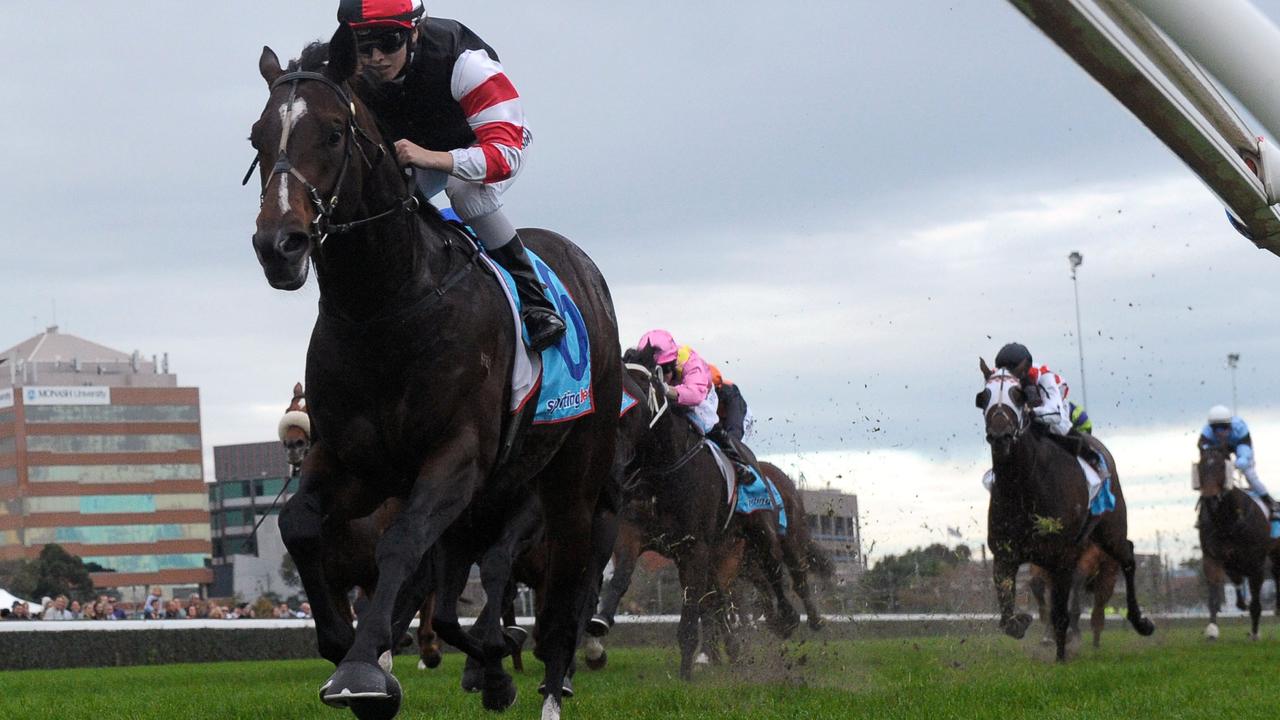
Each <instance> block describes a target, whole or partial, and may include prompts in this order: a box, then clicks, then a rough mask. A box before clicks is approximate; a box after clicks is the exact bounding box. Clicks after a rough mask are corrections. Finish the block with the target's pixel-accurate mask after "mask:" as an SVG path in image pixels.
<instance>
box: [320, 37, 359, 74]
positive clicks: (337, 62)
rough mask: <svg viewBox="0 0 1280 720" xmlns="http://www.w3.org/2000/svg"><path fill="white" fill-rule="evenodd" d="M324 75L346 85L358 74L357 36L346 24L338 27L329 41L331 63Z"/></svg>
mask: <svg viewBox="0 0 1280 720" xmlns="http://www.w3.org/2000/svg"><path fill="white" fill-rule="evenodd" d="M324 74H325V75H327V76H328V77H329V79H330V80H332V81H334V82H337V83H344V82H346V81H347V80H350V79H351V76H352V75H355V74H356V34H355V33H354V32H352V30H351V28H350V27H349V26H347V24H346V23H343V24H342V25H339V26H338V29H337V30H335V31H334V33H333V37H332V38H330V39H329V63H328V64H327V65H325V67H324Z"/></svg>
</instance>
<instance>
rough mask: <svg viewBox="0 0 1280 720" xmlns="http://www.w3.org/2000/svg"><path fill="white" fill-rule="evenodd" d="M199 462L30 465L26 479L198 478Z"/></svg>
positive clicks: (119, 480)
mask: <svg viewBox="0 0 1280 720" xmlns="http://www.w3.org/2000/svg"><path fill="white" fill-rule="evenodd" d="M200 478H201V474H200V466H199V465H198V464H195V463H173V464H162V465H33V466H31V467H30V468H28V469H27V479H28V480H30V481H31V482H33V483H42V482H74V483H91V484H100V483H138V482H154V481H156V480H199V479H200Z"/></svg>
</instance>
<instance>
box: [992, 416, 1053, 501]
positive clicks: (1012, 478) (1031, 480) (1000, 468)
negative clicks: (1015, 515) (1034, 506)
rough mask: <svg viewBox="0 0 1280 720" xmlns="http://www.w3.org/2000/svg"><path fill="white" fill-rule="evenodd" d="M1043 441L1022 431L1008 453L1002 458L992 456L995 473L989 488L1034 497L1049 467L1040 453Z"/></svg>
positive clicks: (1022, 497) (1018, 496)
mask: <svg viewBox="0 0 1280 720" xmlns="http://www.w3.org/2000/svg"><path fill="white" fill-rule="evenodd" d="M1042 442H1043V441H1042V440H1040V439H1039V438H1037V437H1036V436H1034V435H1033V434H1031V431H1030V430H1028V431H1027V432H1025V433H1023V435H1022V436H1021V437H1019V438H1018V440H1017V441H1016V442H1014V444H1013V448H1012V451H1011V452H1010V453H1009V456H1008V457H1006V458H1004V459H1003V460H999V459H996V458H995V457H994V456H993V457H992V467H993V469H994V470H995V473H996V483H995V485H994V486H993V487H992V492H993V493H994V492H997V491H998V492H999V493H1000V494H1002V495H1006V496H1009V497H1016V498H1019V499H1027V498H1033V497H1035V496H1037V495H1039V494H1040V488H1041V486H1042V485H1043V483H1041V482H1040V478H1041V477H1042V476H1043V475H1044V473H1045V471H1046V470H1048V468H1047V467H1044V465H1046V462H1045V460H1046V459H1045V458H1043V457H1041V454H1042V448H1041V447H1040V445H1041V443H1042Z"/></svg>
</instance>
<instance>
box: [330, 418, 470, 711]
mask: <svg viewBox="0 0 1280 720" xmlns="http://www.w3.org/2000/svg"><path fill="white" fill-rule="evenodd" d="M477 456H478V451H477V448H476V442H475V439H474V435H471V434H468V433H466V432H464V431H460V434H459V435H458V436H457V437H455V438H454V439H453V440H452V441H451V442H448V443H446V445H445V447H444V448H443V450H442V451H441V452H440V453H439V454H437V455H436V456H434V457H432V458H431V459H430V460H428V461H427V462H426V463H424V465H423V467H422V470H421V471H420V472H419V475H418V478H417V480H416V481H415V482H414V484H413V489H412V491H411V492H410V494H409V498H408V502H407V504H406V505H405V507H404V509H403V510H401V512H400V514H398V515H397V516H396V517H395V519H394V520H393V521H392V522H391V525H390V526H389V527H388V528H387V529H386V531H385V532H383V534H382V537H380V538H379V539H378V545H377V549H376V551H375V553H374V557H375V560H376V563H377V566H378V584H377V587H376V589H375V590H374V592H373V596H372V597H371V598H370V600H369V603H368V605H367V606H366V607H365V609H364V612H362V613H361V614H360V624H359V625H358V626H357V627H356V637H355V642H354V643H353V644H352V646H351V649H350V650H348V651H347V654H346V655H345V656H344V657H343V659H342V662H341V663H340V664H339V665H338V670H337V672H335V673H334V674H333V675H332V676H331V677H330V678H329V681H328V682H326V683H325V685H324V686H323V687H322V688H321V698H322V699H323V700H324V701H325V702H326V703H328V704H330V705H334V706H337V707H358V708H361V709H362V710H361V712H358V713H357V714H361V713H381V712H388V711H391V710H392V709H393V707H394V708H397V709H398V707H399V702H400V688H399V683H398V682H397V681H396V679H395V677H394V676H393V675H391V673H389V672H387V671H386V670H385V669H384V668H381V667H379V666H378V661H379V658H380V657H381V656H382V654H383V653H388V652H389V651H391V649H392V647H393V644H394V635H393V625H392V623H393V619H394V618H396V617H397V610H398V609H400V610H403V609H407V610H406V612H407V614H409V615H411V614H412V612H413V611H414V610H416V609H417V608H418V607H419V606H420V605H421V603H422V600H423V598H424V597H425V595H426V588H425V587H423V586H422V583H420V582H416V581H415V579H416V578H418V577H422V576H425V574H426V573H425V566H426V564H427V560H428V558H427V554H428V553H427V551H428V550H429V549H430V548H431V546H432V545H434V544H435V543H436V541H437V540H438V539H439V538H440V536H441V534H443V533H444V531H445V529H446V528H448V527H449V526H450V525H452V524H453V522H454V521H455V520H457V518H458V517H459V516H460V515H461V514H462V512H463V510H465V509H466V507H467V504H468V502H469V501H470V498H471V497H472V495H473V492H474V488H475V487H476V486H477V485H478V483H479V482H480V470H479V468H478V467H477V466H476V463H475V458H476V457H477ZM445 479H447V481H448V484H447V486H446V487H447V491H445V492H442V491H441V490H442V486H441V481H442V480H445Z"/></svg>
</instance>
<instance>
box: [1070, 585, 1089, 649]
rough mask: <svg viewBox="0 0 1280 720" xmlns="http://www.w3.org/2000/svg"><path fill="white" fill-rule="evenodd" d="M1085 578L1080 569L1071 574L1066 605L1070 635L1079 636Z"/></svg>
mask: <svg viewBox="0 0 1280 720" xmlns="http://www.w3.org/2000/svg"><path fill="white" fill-rule="evenodd" d="M1086 582H1087V578H1086V577H1085V576H1084V573H1082V572H1080V570H1078V569H1077V570H1076V571H1075V572H1074V573H1073V574H1072V576H1071V597H1070V599H1069V603H1068V607H1067V619H1068V620H1069V621H1070V626H1069V628H1068V633H1070V635H1071V636H1072V637H1076V638H1078V637H1080V599H1081V598H1082V597H1084V593H1085V585H1086Z"/></svg>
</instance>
